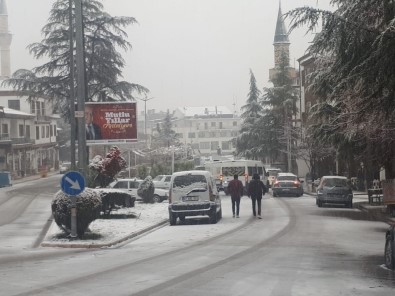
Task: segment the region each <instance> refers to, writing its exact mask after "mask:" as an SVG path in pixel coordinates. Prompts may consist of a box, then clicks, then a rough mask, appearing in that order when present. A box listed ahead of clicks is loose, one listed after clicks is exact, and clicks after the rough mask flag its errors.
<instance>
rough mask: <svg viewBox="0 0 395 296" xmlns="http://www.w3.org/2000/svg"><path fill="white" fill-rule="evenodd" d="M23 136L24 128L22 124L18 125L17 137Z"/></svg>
mask: <svg viewBox="0 0 395 296" xmlns="http://www.w3.org/2000/svg"><path fill="white" fill-rule="evenodd" d="M23 136H24V128H23V124H20V125H19V137H23Z"/></svg>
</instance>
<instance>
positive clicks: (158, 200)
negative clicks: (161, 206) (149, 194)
mask: <svg viewBox="0 0 395 296" xmlns="http://www.w3.org/2000/svg"><path fill="white" fill-rule="evenodd" d="M152 200H153V201H154V202H162V199H161V198H160V196H159V195H157V194H154V197H153V198H152Z"/></svg>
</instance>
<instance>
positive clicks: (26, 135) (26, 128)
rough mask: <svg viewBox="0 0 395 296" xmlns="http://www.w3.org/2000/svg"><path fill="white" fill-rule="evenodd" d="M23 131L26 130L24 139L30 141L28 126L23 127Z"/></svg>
mask: <svg viewBox="0 0 395 296" xmlns="http://www.w3.org/2000/svg"><path fill="white" fill-rule="evenodd" d="M25 130H26V132H25V137H26V138H27V139H30V125H26V126H25Z"/></svg>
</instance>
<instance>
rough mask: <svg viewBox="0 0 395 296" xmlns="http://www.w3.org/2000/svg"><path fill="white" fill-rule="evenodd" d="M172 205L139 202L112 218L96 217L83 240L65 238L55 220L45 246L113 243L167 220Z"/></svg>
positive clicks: (117, 212)
mask: <svg viewBox="0 0 395 296" xmlns="http://www.w3.org/2000/svg"><path fill="white" fill-rule="evenodd" d="M168 205H169V204H168V203H167V202H162V203H155V204H145V203H141V202H136V203H135V206H134V207H133V208H126V209H119V210H117V211H113V212H111V219H96V220H95V221H93V222H92V223H91V224H90V226H89V229H90V233H86V235H85V237H84V238H83V239H77V240H72V239H70V238H67V237H64V233H63V231H62V230H61V229H60V228H59V227H58V226H57V225H56V223H55V222H53V223H52V225H51V227H50V229H49V231H48V233H47V235H46V237H45V239H44V241H43V243H42V246H61V245H62V244H65V246H66V245H69V244H70V245H84V246H85V245H86V246H89V245H90V246H92V247H93V246H94V245H101V246H103V245H106V244H107V245H110V244H111V243H112V242H118V241H121V240H124V239H126V238H129V237H132V236H133V235H135V234H137V233H138V232H139V231H142V230H145V229H147V228H149V227H153V226H155V225H157V224H159V223H161V222H165V221H167V219H168V218H169V214H168V210H167V208H168ZM125 216H126V217H127V218H125Z"/></svg>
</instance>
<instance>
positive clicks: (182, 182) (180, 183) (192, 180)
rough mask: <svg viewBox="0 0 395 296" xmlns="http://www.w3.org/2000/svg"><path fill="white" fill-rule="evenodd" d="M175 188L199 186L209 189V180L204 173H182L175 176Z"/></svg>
mask: <svg viewBox="0 0 395 296" xmlns="http://www.w3.org/2000/svg"><path fill="white" fill-rule="evenodd" d="M173 188H174V189H182V190H183V191H190V190H192V189H197V188H203V189H207V182H206V178H205V177H204V176H203V175H182V176H177V177H175V178H174V181H173Z"/></svg>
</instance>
